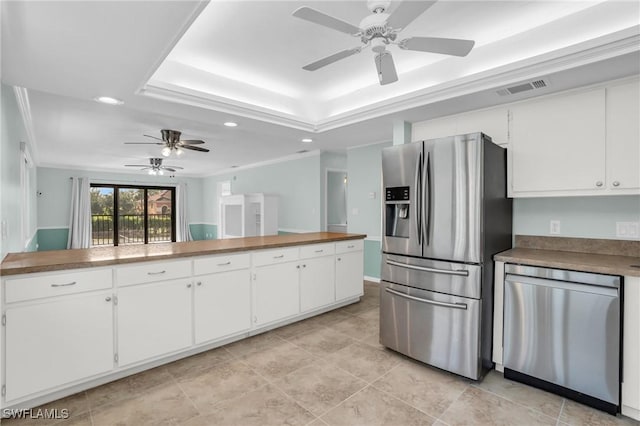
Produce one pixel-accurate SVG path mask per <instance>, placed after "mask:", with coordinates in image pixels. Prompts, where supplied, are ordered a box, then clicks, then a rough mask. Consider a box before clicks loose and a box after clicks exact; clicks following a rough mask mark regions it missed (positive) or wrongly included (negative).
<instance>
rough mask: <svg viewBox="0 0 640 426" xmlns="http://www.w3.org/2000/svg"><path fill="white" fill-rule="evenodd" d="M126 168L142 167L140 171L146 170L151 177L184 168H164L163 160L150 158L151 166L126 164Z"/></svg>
mask: <svg viewBox="0 0 640 426" xmlns="http://www.w3.org/2000/svg"><path fill="white" fill-rule="evenodd" d="M124 166H125V167H140V170H146V171H147V173H148V174H149V175H152V176H155V175H160V176H162V175H164V171H165V170H166V171H169V172H175V171H176V170H182V169H183V168H182V167H178V166H163V165H162V158H149V165H144V164H125V165H124Z"/></svg>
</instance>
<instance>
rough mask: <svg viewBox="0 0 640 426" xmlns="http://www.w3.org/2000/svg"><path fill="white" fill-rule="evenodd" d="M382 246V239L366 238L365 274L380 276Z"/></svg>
mask: <svg viewBox="0 0 640 426" xmlns="http://www.w3.org/2000/svg"><path fill="white" fill-rule="evenodd" d="M381 248H382V245H381V243H380V241H373V240H364V274H365V275H366V276H367V277H372V278H380V263H381V262H382V250H381Z"/></svg>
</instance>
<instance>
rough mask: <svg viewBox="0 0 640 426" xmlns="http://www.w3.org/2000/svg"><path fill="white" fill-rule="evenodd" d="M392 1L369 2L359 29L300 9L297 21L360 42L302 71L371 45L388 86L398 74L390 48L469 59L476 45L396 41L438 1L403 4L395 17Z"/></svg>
mask: <svg viewBox="0 0 640 426" xmlns="http://www.w3.org/2000/svg"><path fill="white" fill-rule="evenodd" d="M390 3H391V1H389V0H368V1H367V7H368V8H369V10H370V11H371V15H369V16H367V17H365V18H364V19H363V20H362V21H360V24H359V26H355V25H352V24H350V23H348V22H345V21H343V20H341V19H338V18H334V17H333V16H329V15H327V14H325V13H323V12H320V11H318V10H315V9H312V8H310V7H301V8H298V9H296V10H295V11H294V12H293V16H295V17H296V18H300V19H304V20H306V21H309V22H314V23H316V24H319V25H322V26H325V27H328V28H332V29H334V30H337V31H341V32H343V33H347V34H350V35H352V36H354V37H358V38H360V41H361V42H362V43H363V45H361V46H357V47H354V48H352V49H347V50H343V51H341V52H338V53H334V54H333V55H329V56H327V57H326V58H323V59H320V60H318V61H315V62H312V63H310V64H308V65H305V66H304V67H302V69H304V70H307V71H315V70H317V69H319V68H322V67H324V66H327V65H329V64H332V63H334V62H336V61H339V60H340V59H344V58H347V57H349V56H351V55H355V54H356V53H360V52H361V51H362V50H363V49H365V48H366V47H368V46H369V45H371V49H372V50H373V52H374V53H375V64H376V68H377V70H378V79H379V80H380V84H381V85H384V84H389V83H393V82H395V81H398V74H397V73H396V67H395V64H394V63H393V57H392V56H391V52H388V51H387V46H389V45H396V46H398V47H399V48H400V49H404V50H415V51H419V52H433V53H442V54H444V55H454V56H467V54H469V52H470V51H471V49H472V48H473V45H474V44H475V42H474V41H473V40H462V39H453V38H439V37H409V38H405V39H403V40H400V41H396V39H397V38H398V33H400V32H401V31H402V30H403V29H404V28H405V27H406V26H407V25H409V24H410V23H411V22H413V20H414V19H416V18H417V17H418V16H420V15H421V14H422V13H424V12H425V11H426V10H427V9H429V8H430V7H431V6H433V5H434V3H436V2H435V1H409V0H405V1H403V2H402V3H400V4H399V5H398V6H397V7H396V9H395V11H394V12H393V13H392V14H389V13H387V10H388V8H389V4H390Z"/></svg>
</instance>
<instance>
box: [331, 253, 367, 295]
mask: <svg viewBox="0 0 640 426" xmlns="http://www.w3.org/2000/svg"><path fill="white" fill-rule="evenodd" d="M335 259H336V301H339V300H342V299H347V298H349V297H357V296H362V295H363V294H364V288H363V286H364V283H363V272H362V271H363V269H364V256H363V252H361V251H354V252H349V253H341V254H338V255H336V258H335Z"/></svg>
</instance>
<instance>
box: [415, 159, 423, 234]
mask: <svg viewBox="0 0 640 426" xmlns="http://www.w3.org/2000/svg"><path fill="white" fill-rule="evenodd" d="M414 200H415V204H416V230H417V233H418V245H419V246H421V245H422V152H421V153H420V155H418V163H417V165H416V195H415V197H414Z"/></svg>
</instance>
